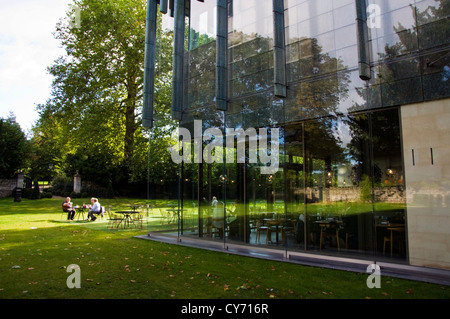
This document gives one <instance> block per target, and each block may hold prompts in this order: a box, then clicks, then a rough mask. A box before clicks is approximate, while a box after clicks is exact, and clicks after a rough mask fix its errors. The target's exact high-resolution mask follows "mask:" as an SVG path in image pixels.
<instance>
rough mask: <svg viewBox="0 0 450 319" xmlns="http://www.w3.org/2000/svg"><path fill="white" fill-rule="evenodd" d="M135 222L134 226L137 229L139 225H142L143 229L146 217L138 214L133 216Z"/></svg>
mask: <svg viewBox="0 0 450 319" xmlns="http://www.w3.org/2000/svg"><path fill="white" fill-rule="evenodd" d="M133 222H134V225H135V226H136V227H137V226H138V225H140V227H139V228H140V229H142V227H143V225H144V215H143V214H142V213H140V212H139V213H136V214H134V216H133Z"/></svg>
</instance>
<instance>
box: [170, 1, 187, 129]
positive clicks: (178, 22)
mask: <svg viewBox="0 0 450 319" xmlns="http://www.w3.org/2000/svg"><path fill="white" fill-rule="evenodd" d="M185 28H186V26H185V0H175V30H174V48H173V79H172V117H173V118H174V119H175V120H178V121H180V120H181V114H182V109H183V69H184V40H185V34H184V33H185Z"/></svg>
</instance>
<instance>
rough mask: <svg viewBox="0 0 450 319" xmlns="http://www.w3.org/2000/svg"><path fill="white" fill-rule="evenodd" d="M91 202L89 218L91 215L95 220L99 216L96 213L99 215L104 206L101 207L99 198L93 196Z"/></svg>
mask: <svg viewBox="0 0 450 319" xmlns="http://www.w3.org/2000/svg"><path fill="white" fill-rule="evenodd" d="M91 203H92V205H91V207H90V208H89V213H88V218H87V220H89V217H91V220H92V221H94V220H96V219H97V217H95V216H94V214H97V215H98V214H100V213H101V212H102V208H101V206H100V203H99V202H98V199H97V198H94V197H92V198H91Z"/></svg>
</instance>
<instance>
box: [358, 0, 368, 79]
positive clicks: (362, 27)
mask: <svg viewBox="0 0 450 319" xmlns="http://www.w3.org/2000/svg"><path fill="white" fill-rule="evenodd" d="M356 24H357V32H358V66H359V77H360V78H361V80H364V81H368V80H370V79H371V78H372V76H371V74H370V73H371V71H370V50H369V29H368V27H367V2H366V0H356Z"/></svg>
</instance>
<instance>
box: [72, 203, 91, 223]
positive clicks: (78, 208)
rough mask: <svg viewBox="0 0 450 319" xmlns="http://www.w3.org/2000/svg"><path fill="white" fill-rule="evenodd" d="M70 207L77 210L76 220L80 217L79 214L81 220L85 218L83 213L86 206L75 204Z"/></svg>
mask: <svg viewBox="0 0 450 319" xmlns="http://www.w3.org/2000/svg"><path fill="white" fill-rule="evenodd" d="M72 208H73V209H75V210H76V212H77V213H76V216H77V219H78V220H79V219H80V216H81V218H82V220H85V219H86V218H85V216H84V213H85V212H86V209H88V208H87V207H83V206H79V205H76V206H73V207H72Z"/></svg>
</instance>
